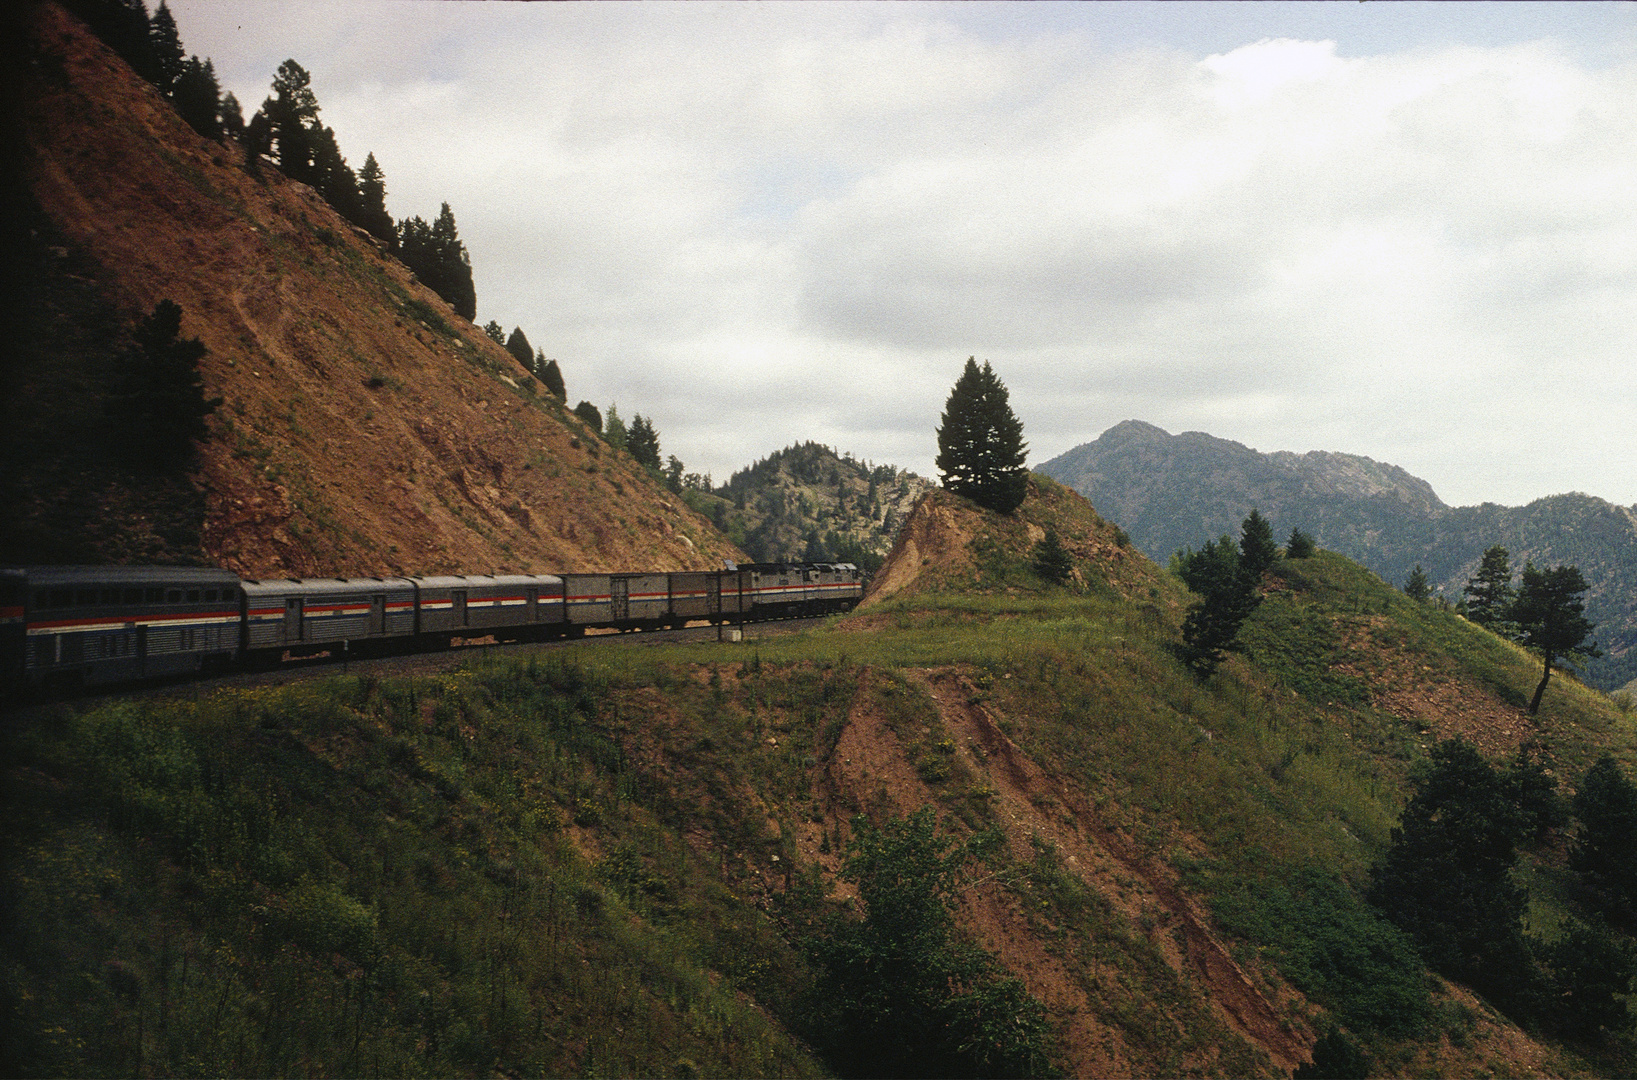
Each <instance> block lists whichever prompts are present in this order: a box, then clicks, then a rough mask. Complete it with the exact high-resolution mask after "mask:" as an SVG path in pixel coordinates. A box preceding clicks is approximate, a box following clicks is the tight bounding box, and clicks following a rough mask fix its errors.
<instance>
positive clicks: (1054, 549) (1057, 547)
mask: <svg viewBox="0 0 1637 1080" xmlns="http://www.w3.org/2000/svg"><path fill="white" fill-rule="evenodd" d="M1033 565H1034V572H1035V573H1036V574H1038V575H1040V577H1041V578H1042V579H1043V580H1045V581H1049V582H1051V583H1052V584H1053V585H1062V584H1065V583H1066V582H1067V581H1068V580H1069V578H1070V577H1072V576H1073V574H1074V557H1073V556H1072V555H1070V554H1069V553H1068V551H1067V550H1066V549H1065V548H1064V547H1063V541H1061V540H1060V539H1058V537H1057V530H1056V529H1047V530H1046V535H1045V537H1043V538H1042V539H1041V541H1040V543H1038V544H1036V545H1035V548H1034V562H1033Z"/></svg>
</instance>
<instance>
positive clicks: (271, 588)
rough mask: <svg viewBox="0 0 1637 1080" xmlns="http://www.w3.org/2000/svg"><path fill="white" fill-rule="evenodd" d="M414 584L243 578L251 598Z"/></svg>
mask: <svg viewBox="0 0 1637 1080" xmlns="http://www.w3.org/2000/svg"><path fill="white" fill-rule="evenodd" d="M413 588H414V583H413V582H411V581H410V580H409V579H408V578H401V577H385V578H379V577H362V578H272V579H270V580H267V581H261V580H258V579H256V578H245V580H244V591H245V592H247V593H249V594H250V595H252V596H257V595H260V596H265V595H268V594H271V593H300V594H302V595H303V596H316V595H320V594H325V593H360V592H368V591H370V590H375V591H379V590H381V589H413Z"/></svg>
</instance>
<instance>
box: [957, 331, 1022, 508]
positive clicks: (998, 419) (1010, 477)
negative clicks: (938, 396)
mask: <svg viewBox="0 0 1637 1080" xmlns="http://www.w3.org/2000/svg"><path fill="white" fill-rule="evenodd" d="M1007 396H1008V395H1007V392H1006V386H1005V384H1003V383H1002V382H1001V381H1000V379H999V378H998V377H997V376H996V375H995V372H994V369H993V368H992V367H990V366H989V363H988V361H985V362H984V365H983V367H982V368H979V367H978V363H977V358H976V357H968V358H967V361H966V367H965V368H964V369H963V370H962V371H961V376H960V378H959V379H957V380H956V381H955V386H954V388H953V389H952V390H950V392H949V400H948V402H947V403H946V404H945V405H944V413H943V418H942V421H941V422H940V423H939V425H938V457H937V461H936V464H937V466H938V472H939V473H940V474H941V475H942V477H943V484H944V487H945V488H947V489H948V490H950V491H953V492H954V493H955V494H957V495H963V496H965V497H966V498H969V499H971V500H972V501H973V502H975V503H977V504H978V505H979V506H983V507H987V508H988V509H990V510H993V511H995V512H996V513H1000V514H1009V513H1011V512H1012V511H1013V510H1015V509H1017V507H1018V505H1019V504H1021V503H1022V502H1023V497H1024V495H1025V494H1027V493H1028V483H1029V474H1028V470H1026V469H1025V468H1024V466H1023V463H1024V461H1025V460H1026V459H1027V458H1028V444H1027V443H1025V442H1024V441H1023V423H1022V422H1021V421H1020V420H1018V418H1017V416H1016V415H1014V414H1013V412H1012V407H1011V405H1010V404H1009V403H1008V401H1007Z"/></svg>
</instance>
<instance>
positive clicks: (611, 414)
mask: <svg viewBox="0 0 1637 1080" xmlns="http://www.w3.org/2000/svg"><path fill="white" fill-rule="evenodd" d="M603 440H604V441H605V442H607V443H608V445H609V446H612V447H613V448H614V449H616V450H624V449H625V444H626V442H627V441H628V438H627V435H626V431H625V421H624V420H621V419H620V413H619V409H617V408H616V407H615V404H614V403H613V402H610V403H609V405H608V415H607V416H605V417H603Z"/></svg>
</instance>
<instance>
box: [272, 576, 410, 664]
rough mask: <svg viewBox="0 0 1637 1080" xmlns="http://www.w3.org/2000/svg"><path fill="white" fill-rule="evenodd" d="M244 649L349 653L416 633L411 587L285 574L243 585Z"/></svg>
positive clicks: (392, 581) (393, 581) (398, 581)
mask: <svg viewBox="0 0 1637 1080" xmlns="http://www.w3.org/2000/svg"><path fill="white" fill-rule="evenodd" d="M243 617H244V648H245V650H246V652H247V653H258V652H261V651H263V650H278V651H281V650H290V651H292V652H294V653H296V654H300V653H304V652H307V653H315V652H324V651H331V650H333V649H334V647H335V646H337V645H340V646H341V648H342V649H343V650H345V651H350V650H351V649H352V648H353V647H354V645H355V643H356V644H358V645H363V644H365V643H371V642H382V641H388V640H406V639H409V638H412V637H413V636H414V634H415V586H414V583H412V582H411V581H410V580H409V579H408V578H375V577H370V578H284V579H282V580H274V581H255V580H246V581H245V583H244V611H243Z"/></svg>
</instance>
